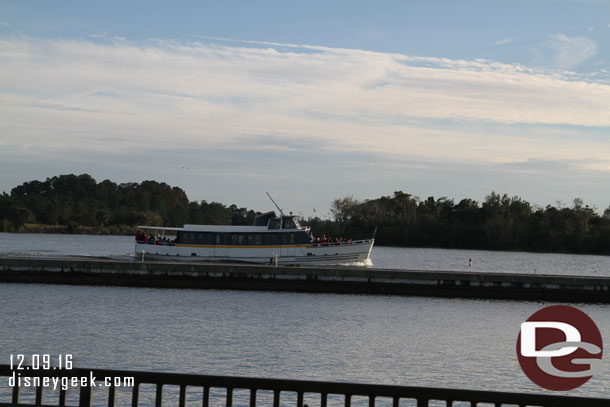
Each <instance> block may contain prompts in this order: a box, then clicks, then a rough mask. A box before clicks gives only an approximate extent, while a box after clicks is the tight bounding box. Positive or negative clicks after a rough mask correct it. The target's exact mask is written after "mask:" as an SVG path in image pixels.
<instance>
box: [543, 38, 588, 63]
mask: <svg viewBox="0 0 610 407" xmlns="http://www.w3.org/2000/svg"><path fill="white" fill-rule="evenodd" d="M545 45H546V46H548V47H550V48H552V49H553V50H554V51H555V57H554V58H555V64H556V66H558V67H559V68H562V69H570V68H572V67H575V66H577V65H579V64H581V63H582V62H584V61H586V60H588V59H590V58H592V57H594V56H595V55H596V54H597V49H598V47H597V44H596V43H595V42H594V41H592V40H590V39H589V38H587V37H568V36H567V35H564V34H555V35H551V36H550V37H549V38H548V40H547V41H546V42H545Z"/></svg>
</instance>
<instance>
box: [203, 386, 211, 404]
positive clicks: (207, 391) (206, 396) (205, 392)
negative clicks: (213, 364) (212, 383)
mask: <svg viewBox="0 0 610 407" xmlns="http://www.w3.org/2000/svg"><path fill="white" fill-rule="evenodd" d="M209 405H210V388H209V387H207V386H203V403H202V406H203V407H208V406H209Z"/></svg>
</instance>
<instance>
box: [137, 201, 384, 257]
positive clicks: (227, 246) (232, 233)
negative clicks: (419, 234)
mask: <svg viewBox="0 0 610 407" xmlns="http://www.w3.org/2000/svg"><path fill="white" fill-rule="evenodd" d="M374 242H375V240H374V239H367V240H356V241H352V240H343V241H333V242H331V241H324V240H320V241H317V240H313V241H312V235H311V234H310V229H309V228H307V227H302V226H301V225H300V224H299V221H298V219H297V218H296V217H295V216H292V215H289V216H286V215H283V214H282V215H280V216H277V215H276V213H275V212H268V213H265V214H262V215H258V216H257V217H256V218H255V220H254V225H253V226H216V225H184V227H182V228H170V227H155V226H139V227H138V232H137V233H136V244H135V254H136V256H144V257H145V258H147V259H153V260H186V261H223V262H227V261H229V262H247V263H276V264H286V265H293V264H348V263H355V262H365V261H366V260H368V258H369V256H370V254H371V250H372V249H373V244H374Z"/></svg>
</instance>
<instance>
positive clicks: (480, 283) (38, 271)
mask: <svg viewBox="0 0 610 407" xmlns="http://www.w3.org/2000/svg"><path fill="white" fill-rule="evenodd" d="M0 283H34V284H70V285H103V286H128V287H157V288H190V289H227V290H257V291H293V292H309V293H342V294H380V295H404V296H433V297H461V298H483V299H485V298H487V299H491V298H493V299H512V300H534V301H553V302H599V303H610V277H586V276H560V275H532V274H507V273H476V272H456V271H417V270H388V269H377V268H364V267H287V266H267V265H250V264H224V263H190V262H161V261H137V260H133V261H129V260H127V261H121V260H111V259H89V258H78V259H69V258H66V259H42V258H27V259H26V258H8V257H5V258H0Z"/></svg>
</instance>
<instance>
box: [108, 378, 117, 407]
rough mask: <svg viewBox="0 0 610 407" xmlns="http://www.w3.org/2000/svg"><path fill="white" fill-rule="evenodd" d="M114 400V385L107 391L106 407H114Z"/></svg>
mask: <svg viewBox="0 0 610 407" xmlns="http://www.w3.org/2000/svg"><path fill="white" fill-rule="evenodd" d="M115 398H116V387H114V383H113V384H112V386H110V388H109V389H108V407H114V401H115Z"/></svg>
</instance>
